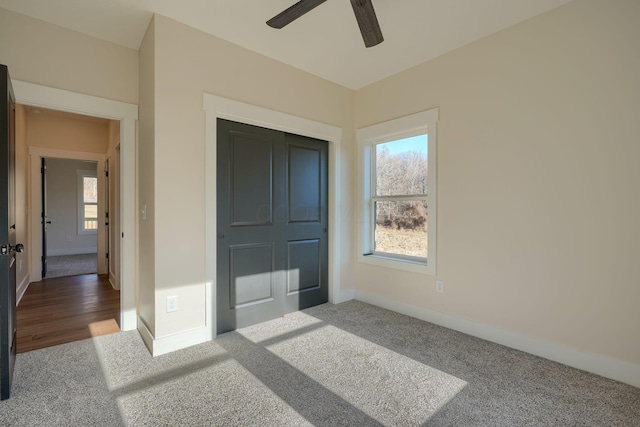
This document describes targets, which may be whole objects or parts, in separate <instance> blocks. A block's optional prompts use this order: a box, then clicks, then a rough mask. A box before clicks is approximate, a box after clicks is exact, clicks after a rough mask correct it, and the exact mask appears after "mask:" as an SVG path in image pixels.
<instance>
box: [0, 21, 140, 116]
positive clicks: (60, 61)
mask: <svg viewBox="0 0 640 427" xmlns="http://www.w3.org/2000/svg"><path fill="white" fill-rule="evenodd" d="M0 63H1V64H6V65H7V66H8V67H9V72H10V73H11V78H13V79H16V80H22V81H26V82H30V83H36V84H40V85H44V86H51V87H55V88H58V89H65V90H70V91H74V92H79V93H84V94H87V95H95V96H100V97H103V98H107V99H114V100H118V101H124V102H130V103H133V104H137V103H138V52H137V51H135V50H133V49H128V48H125V47H122V46H118V45H115V44H113V43H108V42H105V41H102V40H99V39H96V38H94V37H90V36H86V35H83V34H80V33H78V32H75V31H71V30H68V29H65V28H62V27H59V26H57V25H53V24H49V23H46V22H44V21H40V20H37V19H33V18H29V17H27V16H24V15H20V14H17V13H14V12H10V11H8V10H6V9H0Z"/></svg>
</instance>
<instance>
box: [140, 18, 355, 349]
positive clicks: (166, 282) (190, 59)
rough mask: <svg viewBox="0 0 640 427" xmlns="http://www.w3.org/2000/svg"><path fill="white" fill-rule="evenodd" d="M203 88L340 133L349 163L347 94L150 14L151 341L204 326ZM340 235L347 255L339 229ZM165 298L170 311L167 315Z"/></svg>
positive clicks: (350, 103)
mask: <svg viewBox="0 0 640 427" xmlns="http://www.w3.org/2000/svg"><path fill="white" fill-rule="evenodd" d="M141 56H142V54H141ZM142 66H144V65H142ZM142 78H143V77H142V76H141V82H142ZM145 78H146V77H145ZM203 92H207V93H210V94H214V95H218V96H223V97H227V98H231V99H235V100H239V101H242V102H246V103H249V104H253V105H258V106H261V107H266V108H270V109H273V110H277V111H281V112H285V113H288V114H293V115H296V116H302V117H305V118H308V119H312V120H315V121H319V122H323V123H327V124H330V125H334V126H338V127H341V128H343V129H344V131H345V132H344V134H345V135H346V138H345V140H344V143H343V146H344V151H343V152H342V153H341V157H342V158H343V160H344V162H345V163H344V164H343V165H344V166H345V167H348V165H349V164H350V163H351V162H352V161H353V159H352V155H351V153H352V150H351V148H352V138H351V135H352V134H353V128H352V126H353V102H354V93H353V92H352V91H350V90H348V89H345V88H343V87H341V86H338V85H335V84H333V83H329V82H327V81H325V80H322V79H319V78H317V77H314V76H312V75H310V74H307V73H304V72H302V71H299V70H297V69H294V68H292V67H289V66H287V65H284V64H282V63H280V62H277V61H274V60H272V59H269V58H266V57H264V56H261V55H258V54H256V53H253V52H251V51H248V50H246V49H243V48H240V47H238V46H236V45H233V44H231V43H228V42H226V41H223V40H221V39H218V38H216V37H212V36H210V35H207V34H205V33H202V32H200V31H197V30H194V29H192V28H190V27H187V26H185V25H182V24H180V23H178V22H176V21H173V20H170V19H168V18H165V17H162V16H156V17H155V145H154V150H155V151H154V156H155V159H154V167H155V179H154V182H155V203H154V206H153V208H154V211H153V212H149V211H148V213H147V215H148V217H149V215H151V216H152V217H153V219H154V221H155V242H156V244H155V251H156V252H155V290H156V294H155V296H156V302H155V303H156V304H155V310H156V312H155V319H156V323H155V330H154V331H153V332H154V334H155V336H156V338H160V337H164V336H167V335H170V334H173V333H176V332H180V331H185V330H189V329H193V328H197V327H202V326H204V324H205V257H204V248H205V240H204V235H205V229H204V223H205V215H204V214H205V206H204V202H205V198H204V196H205V179H204V177H205V168H204V166H205V165H204V159H205V145H204V140H205V134H204V132H205V121H204V112H203V109H202V100H203ZM141 98H142V97H141ZM141 111H142V105H141ZM143 120H144V119H143V118H142V116H141V123H142V122H143ZM141 135H142V134H141ZM141 148H142V138H141ZM141 166H142V165H141ZM140 172H141V182H142V175H143V171H142V168H141V171H140ZM147 173H148V172H147ZM349 182H350V181H349V177H348V176H347V177H346V178H345V180H344V184H345V186H346V188H347V189H348V188H350V187H351V186H350V184H349ZM141 193H142V188H141ZM346 193H347V194H345V199H346V200H349V199H348V196H350V194H349V191H346ZM141 201H142V200H141ZM342 202H343V201H340V203H342ZM147 209H148V210H149V204H148V205H147ZM337 226H339V225H337ZM342 236H343V238H344V245H345V247H346V249H345V250H344V251H343V252H344V254H345V256H348V255H349V254H351V253H352V251H351V250H349V248H350V244H351V243H350V242H351V240H350V230H349V227H347V228H346V229H345V230H343V233H342ZM344 274H345V277H348V274H349V272H348V269H347V268H345V272H344ZM345 282H346V281H345ZM170 295H177V296H178V307H179V309H178V311H177V312H175V313H169V314H167V313H165V304H166V297H167V296H170ZM183 307H184V308H183Z"/></svg>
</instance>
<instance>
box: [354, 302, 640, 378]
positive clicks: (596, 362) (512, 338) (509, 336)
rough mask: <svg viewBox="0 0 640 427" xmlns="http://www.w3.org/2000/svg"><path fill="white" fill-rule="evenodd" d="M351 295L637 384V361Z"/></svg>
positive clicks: (555, 360)
mask: <svg viewBox="0 0 640 427" xmlns="http://www.w3.org/2000/svg"><path fill="white" fill-rule="evenodd" d="M355 299H356V300H358V301H362V302H366V303H368V304H372V305H375V306H378V307H382V308H386V309H387V310H392V311H395V312H398V313H401V314H405V315H407V316H411V317H415V318H417V319H420V320H424V321H427V322H430V323H434V324H436V325H440V326H444V327H445V328H449V329H453V330H456V331H459V332H463V333H465V334H469V335H473V336H474V337H478V338H482V339H484V340H487V341H491V342H495V343H498V344H501V345H504V346H507V347H511V348H514V349H516V350H521V351H524V352H527V353H530V354H533V355H536V356H540V357H544V358H545V359H549V360H553V361H554V362H559V363H562V364H564V365H567V366H571V367H574V368H577V369H582V370H584V371H587V372H591V373H594V374H596V375H601V376H603V377H606V378H611V379H612V380H616V381H620V382H623V383H626V384H630V385H632V386H634V387H640V365H635V364H633V363H629V362H625V361H622V360H617V359H613V358H610V357H605V356H601V355H597V354H591V353H585V352H582V351H580V350H577V349H575V348H571V347H567V346H563V345H561V344H557V343H553V342H549V341H544V340H541V339H538V338H533V337H528V336H526V335H521V334H517V333H515V332H511V331H507V330H505V329H501V328H498V327H495V326H491V325H487V324H483V323H478V322H473V321H471V320H467V319H462V318H459V317H455V316H451V315H449V314H445V313H440V312H437V311H433V310H429V309H426V308H423V307H417V306H415V305H411V304H407V303H404V302H400V301H395V300H392V299H389V298H387V297H383V296H381V295H377V294H374V293H371V292H365V291H358V290H356V291H355Z"/></svg>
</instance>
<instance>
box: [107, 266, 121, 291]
mask: <svg viewBox="0 0 640 427" xmlns="http://www.w3.org/2000/svg"><path fill="white" fill-rule="evenodd" d="M109 283H111V287H112V288H113V289H115V290H116V291H119V290H120V287H119V286H118V281H117V280H116V276H115V275H114V274H113V272H112V271H109Z"/></svg>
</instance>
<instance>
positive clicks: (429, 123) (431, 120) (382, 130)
mask: <svg viewBox="0 0 640 427" xmlns="http://www.w3.org/2000/svg"><path fill="white" fill-rule="evenodd" d="M439 117H440V109H439V108H437V107H436V108H432V109H429V110H425V111H421V112H418V113H415V114H410V115H408V116H404V117H400V118H397V119H392V120H388V121H386V122H382V123H378V124H375V125H372V126H368V127H364V128H360V129H357V130H356V139H357V140H358V154H357V155H358V188H359V196H360V197H361V199H360V200H361V203H359V218H360V219H361V221H359V223H358V224H359V227H358V230H357V239H358V241H357V245H356V248H357V251H358V253H357V254H356V259H357V260H358V262H361V263H365V264H370V265H375V266H378V267H385V268H394V269H398V270H404V271H410V272H413V273H420V274H427V275H430V276H435V275H436V265H437V263H438V260H437V241H438V237H437V230H438V222H437V211H438V209H437V204H436V202H437V191H438V189H437V188H438V184H437V177H438V172H437V165H438V162H437V156H438V154H437V146H438V142H437V141H438V131H437V128H438V119H439ZM425 133H426V134H428V135H429V137H428V156H427V161H428V184H429V191H428V193H427V206H428V207H427V213H428V216H429V230H428V233H429V236H428V240H427V252H428V257H427V264H426V265H425V264H424V263H420V262H414V261H410V260H404V259H401V258H393V257H391V256H389V257H386V256H379V255H371V254H370V253H371V252H373V249H374V246H375V245H374V236H373V229H374V227H373V222H374V221H375V219H374V212H373V209H374V205H373V199H374V197H373V194H372V190H373V182H374V180H375V177H374V176H373V174H374V173H375V172H374V170H375V166H374V163H375V161H374V160H373V159H374V157H375V156H373V154H374V151H373V150H374V144H378V143H382V142H389V141H394V140H398V139H402V138H408V137H412V136H416V135H420V134H425Z"/></svg>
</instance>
